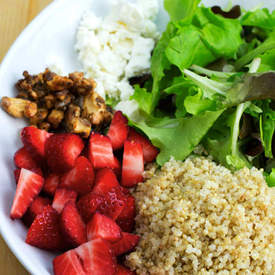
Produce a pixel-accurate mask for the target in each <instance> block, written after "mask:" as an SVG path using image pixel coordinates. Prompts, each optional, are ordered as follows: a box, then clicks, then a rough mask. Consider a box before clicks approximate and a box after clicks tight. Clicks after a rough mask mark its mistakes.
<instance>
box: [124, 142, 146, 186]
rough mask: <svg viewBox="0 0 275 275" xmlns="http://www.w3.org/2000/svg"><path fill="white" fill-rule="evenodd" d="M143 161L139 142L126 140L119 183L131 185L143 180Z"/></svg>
mask: <svg viewBox="0 0 275 275" xmlns="http://www.w3.org/2000/svg"><path fill="white" fill-rule="evenodd" d="M143 172H144V163H143V152H142V147H141V145H140V144H138V143H135V142H134V141H128V140H126V141H125V143H124V152H123V163H122V175H121V184H122V185H123V186H125V187H133V186H135V185H136V184H137V183H139V182H141V181H142V180H143Z"/></svg>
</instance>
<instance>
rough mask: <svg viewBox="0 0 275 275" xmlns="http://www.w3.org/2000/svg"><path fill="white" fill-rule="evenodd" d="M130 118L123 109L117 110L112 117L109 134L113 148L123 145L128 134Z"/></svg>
mask: <svg viewBox="0 0 275 275" xmlns="http://www.w3.org/2000/svg"><path fill="white" fill-rule="evenodd" d="M128 131H129V127H128V119H127V118H126V117H125V116H124V115H123V114H122V112H121V111H116V112H115V114H114V117H113V119H112V122H111V125H110V128H109V131H108V134H107V136H108V137H109V138H110V140H111V143H112V147H113V150H117V149H120V148H122V147H123V144H124V141H125V140H126V139H127V136H128Z"/></svg>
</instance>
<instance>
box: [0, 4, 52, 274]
mask: <svg viewBox="0 0 275 275" xmlns="http://www.w3.org/2000/svg"><path fill="white" fill-rule="evenodd" d="M50 2H52V0H0V62H1V61H2V59H3V57H4V56H5V54H6V53H7V51H8V49H9V47H10V46H11V44H12V43H13V42H14V40H15V39H16V38H17V36H18V35H19V34H20V32H21V31H22V30H23V29H24V28H25V27H26V25H27V24H28V23H29V22H30V21H31V20H32V19H33V18H34V17H35V16H36V15H37V14H38V13H39V12H40V11H41V10H42V9H43V8H44V7H46V6H47V5H48V4H49V3H50ZM1 93H2V92H0V94H1ZM0 274H5V275H26V274H28V273H27V271H25V269H24V268H23V267H22V265H21V264H20V263H19V262H18V260H17V259H16V258H15V257H14V256H13V254H12V253H11V252H10V250H9V248H8V247H7V246H6V244H5V242H4V241H3V239H2V238H1V236H0Z"/></svg>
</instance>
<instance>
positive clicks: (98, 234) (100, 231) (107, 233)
mask: <svg viewBox="0 0 275 275" xmlns="http://www.w3.org/2000/svg"><path fill="white" fill-rule="evenodd" d="M87 236H88V240H93V239H97V238H101V239H104V240H106V241H110V242H116V241H118V240H120V239H121V229H120V228H119V226H118V225H117V224H116V223H115V222H114V221H113V220H112V219H110V218H108V217H107V216H105V215H101V214H99V213H95V214H94V216H93V218H92V219H91V220H90V222H89V223H88V224H87Z"/></svg>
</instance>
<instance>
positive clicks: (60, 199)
mask: <svg viewBox="0 0 275 275" xmlns="http://www.w3.org/2000/svg"><path fill="white" fill-rule="evenodd" d="M76 198H77V193H76V192H75V191H73V190H68V189H65V188H58V189H56V191H55V194H54V198H53V204H52V207H53V208H54V209H55V210H56V211H57V212H58V213H59V214H60V213H61V212H62V210H63V208H64V206H65V204H66V203H67V202H69V201H72V202H75V201H76Z"/></svg>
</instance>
